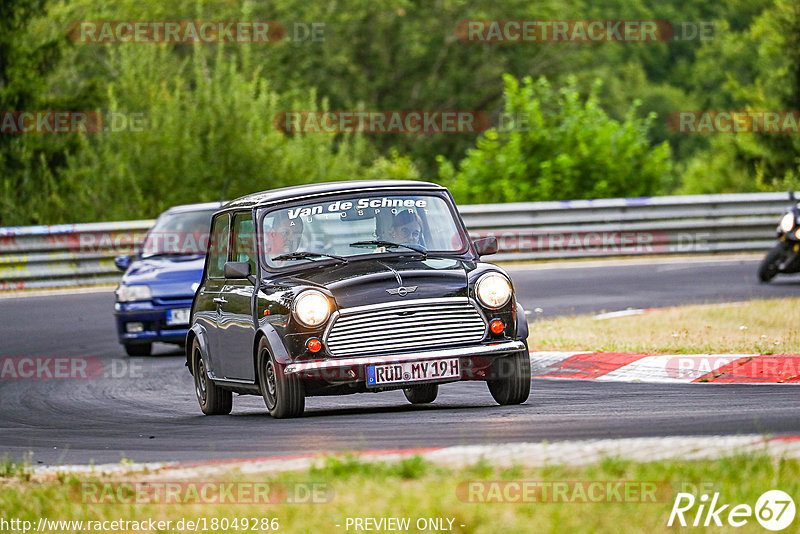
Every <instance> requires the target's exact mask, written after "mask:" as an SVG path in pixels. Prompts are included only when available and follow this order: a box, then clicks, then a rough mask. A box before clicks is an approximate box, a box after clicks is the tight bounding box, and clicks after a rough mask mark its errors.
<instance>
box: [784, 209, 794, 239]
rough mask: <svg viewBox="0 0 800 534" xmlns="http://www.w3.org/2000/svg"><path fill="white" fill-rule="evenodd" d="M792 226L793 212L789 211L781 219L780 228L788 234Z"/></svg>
mask: <svg viewBox="0 0 800 534" xmlns="http://www.w3.org/2000/svg"><path fill="white" fill-rule="evenodd" d="M792 228H794V213H792V212H791V211H790V212H789V213H787V214H786V215H784V216H783V218H782V219H781V230H783V231H784V232H786V233H787V234H788V233H789V232H791V231H792Z"/></svg>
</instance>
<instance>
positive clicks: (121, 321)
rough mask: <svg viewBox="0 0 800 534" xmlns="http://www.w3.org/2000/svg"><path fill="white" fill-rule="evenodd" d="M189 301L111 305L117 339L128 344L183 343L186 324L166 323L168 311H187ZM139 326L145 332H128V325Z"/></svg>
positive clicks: (190, 302) (187, 329) (189, 304)
mask: <svg viewBox="0 0 800 534" xmlns="http://www.w3.org/2000/svg"><path fill="white" fill-rule="evenodd" d="M191 306H192V300H191V299H180V300H174V301H170V302H162V301H160V300H159V301H137V302H129V303H127V302H126V303H120V302H117V303H116V304H115V305H114V318H115V320H116V323H117V337H118V339H119V342H120V343H122V344H123V345H124V344H128V343H152V342H156V341H158V342H163V343H177V344H183V342H184V341H185V339H186V333H187V332H188V331H189V325H188V324H176V325H169V324H167V311H168V310H176V309H189V308H191ZM133 322H135V323H142V325H143V327H144V330H143V331H141V332H128V331H127V327H126V325H127V324H128V323H133Z"/></svg>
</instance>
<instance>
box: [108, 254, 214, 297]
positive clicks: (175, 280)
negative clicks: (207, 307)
mask: <svg viewBox="0 0 800 534" xmlns="http://www.w3.org/2000/svg"><path fill="white" fill-rule="evenodd" d="M204 264H205V256H204V255H198V254H193V255H190V256H156V257H152V258H144V259H139V260H136V261H134V262H133V263H132V264H131V266H130V267H129V268H128V270H127V271H126V272H125V275H124V276H123V277H122V283H123V284H146V285H148V286H150V289H151V291H152V293H153V296H154V297H162V296H171V297H180V296H186V297H192V296H194V291H195V288H196V286H195V288H193V287H192V285H193V284H197V283H199V282H200V279H201V278H202V277H203V266H204Z"/></svg>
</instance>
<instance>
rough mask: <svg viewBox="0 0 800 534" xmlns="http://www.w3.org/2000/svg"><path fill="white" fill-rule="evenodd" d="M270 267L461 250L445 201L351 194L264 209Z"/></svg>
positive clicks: (463, 245) (464, 238)
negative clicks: (355, 257)
mask: <svg viewBox="0 0 800 534" xmlns="http://www.w3.org/2000/svg"><path fill="white" fill-rule="evenodd" d="M262 235H263V239H264V251H265V253H264V255H265V261H266V264H267V265H268V266H270V267H273V268H274V267H284V266H287V265H296V264H301V263H309V262H314V261H325V260H330V259H334V260H338V261H342V260H344V259H348V258H351V257H353V256H360V255H364V254H368V255H374V254H385V253H402V254H431V253H440V254H448V253H450V254H453V253H460V252H464V250H465V248H466V243H467V236H466V235H463V234H462V232H461V231H460V230H459V227H458V225H457V224H456V221H455V220H454V219H453V213H452V212H451V211H450V207H449V203H448V202H447V201H446V200H445V199H443V198H441V197H438V196H433V195H413V194H411V195H383V196H369V195H363V194H362V195H357V196H356V195H354V196H352V197H347V198H339V199H336V200H327V201H322V202H319V201H317V202H309V203H307V204H300V205H294V206H292V207H290V208H285V209H278V210H274V211H271V212H269V213H267V215H266V216H265V217H264V219H263V223H262Z"/></svg>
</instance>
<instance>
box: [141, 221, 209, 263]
mask: <svg viewBox="0 0 800 534" xmlns="http://www.w3.org/2000/svg"><path fill="white" fill-rule="evenodd" d="M215 211H216V210H215V209H207V210H202V211H185V212H177V213H164V214H162V215H161V216H160V217H159V218H158V219H157V220H156V224H155V225H154V226H153V228H152V229H151V230H150V231H149V232H148V233H147V237H146V238H145V240H144V244H143V245H142V257H143V258H149V257H152V256H165V255H171V256H172V255H175V256H185V255H192V254H205V253H206V252H207V251H208V232H209V228H210V226H211V215H213V214H214V212H215Z"/></svg>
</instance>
